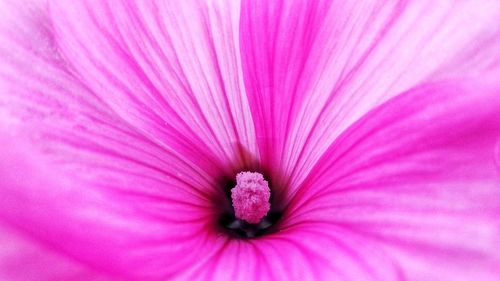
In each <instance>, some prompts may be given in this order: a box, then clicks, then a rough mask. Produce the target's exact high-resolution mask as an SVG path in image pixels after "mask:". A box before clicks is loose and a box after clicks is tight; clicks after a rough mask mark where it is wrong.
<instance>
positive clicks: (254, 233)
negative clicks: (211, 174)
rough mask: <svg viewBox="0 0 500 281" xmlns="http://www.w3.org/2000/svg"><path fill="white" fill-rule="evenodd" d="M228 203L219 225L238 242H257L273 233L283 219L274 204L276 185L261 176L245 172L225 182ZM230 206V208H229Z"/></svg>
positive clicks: (256, 173)
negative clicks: (273, 186)
mask: <svg viewBox="0 0 500 281" xmlns="http://www.w3.org/2000/svg"><path fill="white" fill-rule="evenodd" d="M223 186H224V190H225V192H226V196H227V201H228V202H231V203H232V204H231V205H232V206H231V207H230V208H229V207H228V208H225V209H224V210H223V212H222V213H221V215H220V217H219V220H218V223H219V226H220V227H221V228H222V231H223V232H225V233H227V234H228V235H230V236H232V237H236V238H253V237H258V236H262V235H265V234H268V233H272V232H274V231H275V230H276V227H275V225H276V223H277V222H278V221H279V219H280V218H281V214H282V211H281V210H278V209H277V208H276V206H275V205H278V204H273V203H272V202H273V201H276V198H274V196H273V192H272V185H271V183H270V182H268V181H267V180H265V179H264V176H263V175H262V174H261V173H258V172H241V173H239V174H238V175H237V176H236V181H235V179H234V178H233V179H226V180H225V181H224V182H223ZM226 205H227V204H226Z"/></svg>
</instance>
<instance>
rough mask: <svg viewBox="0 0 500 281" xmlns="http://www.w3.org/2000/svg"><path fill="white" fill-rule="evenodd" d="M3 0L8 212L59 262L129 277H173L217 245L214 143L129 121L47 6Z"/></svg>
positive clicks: (0, 215)
mask: <svg viewBox="0 0 500 281" xmlns="http://www.w3.org/2000/svg"><path fill="white" fill-rule="evenodd" d="M2 4H5V5H3V6H2V9H0V12H1V16H2V19H3V20H2V21H1V23H0V58H1V60H2V63H1V64H0V222H1V223H2V224H6V225H7V226H9V227H10V228H13V229H15V230H16V231H18V232H20V233H23V235H25V237H27V238H26V239H28V240H29V239H32V241H33V244H36V245H40V247H41V248H42V249H47V252H48V254H47V262H49V261H50V258H49V257H50V255H51V253H55V254H57V255H58V256H60V257H61V258H62V259H64V257H66V258H67V259H68V263H72V262H74V263H77V264H78V263H81V267H84V268H88V269H89V270H90V271H93V272H100V273H102V274H105V275H113V276H117V277H123V278H126V279H139V280H144V279H145V278H151V279H155V280H157V279H162V278H163V279H165V278H168V277H169V276H171V275H173V274H176V273H178V272H179V271H181V270H184V269H185V268H186V266H187V265H189V266H191V265H193V264H195V263H196V261H197V260H199V256H200V255H202V254H207V253H210V251H215V250H217V246H216V245H217V244H216V243H210V241H209V238H211V239H215V235H214V229H213V227H214V219H215V218H216V216H215V215H214V212H215V206H214V198H220V196H221V194H222V190H221V189H220V187H218V186H217V185H216V179H217V177H216V176H217V175H219V174H220V171H218V169H217V165H218V164H220V163H218V162H210V161H205V160H206V158H203V156H200V155H199V153H200V152H204V153H205V152H206V153H210V151H209V150H208V149H205V147H204V146H201V147H198V149H194V148H189V147H187V146H180V145H179V143H176V141H178V139H176V138H168V139H165V140H163V141H162V142H156V141H152V140H150V139H148V138H147V137H145V135H144V134H143V132H138V131H137V130H136V129H134V128H133V127H131V126H130V125H129V124H127V123H125V122H124V120H123V119H121V118H120V117H119V116H117V115H116V114H114V113H113V112H112V110H110V108H109V107H107V105H105V104H103V102H102V100H100V99H99V97H96V95H95V94H94V93H92V92H91V91H89V89H88V88H87V87H86V86H85V85H83V84H82V83H81V82H80V80H79V79H78V78H76V77H75V76H74V75H73V74H72V73H71V71H70V70H69V67H68V65H67V63H66V61H65V60H63V59H62V58H61V56H60V53H59V52H58V51H57V48H56V46H55V45H54V41H53V33H52V30H51V27H50V24H49V21H48V18H47V17H46V16H47V15H46V13H44V6H43V5H42V6H36V5H30V4H27V3H21V2H17V3H14V2H12V4H9V3H6V2H3V3H2ZM165 131H167V132H169V134H171V135H173V134H174V131H172V130H171V129H170V131H169V130H167V129H166V130H165ZM170 140H171V141H172V144H171V146H169V145H170V143H169V141H170ZM174 148H175V149H174ZM176 149H178V150H176ZM219 176H220V175H219ZM217 207H220V206H217ZM205 247H207V248H205ZM193 248H198V249H205V250H200V251H192V249H193ZM49 252H50V253H49ZM40 255H41V257H45V255H44V254H43V253H40ZM43 263H44V262H43V261H40V264H43ZM5 270H8V269H5V268H0V272H2V273H5V272H6V271H5ZM40 270H42V269H40ZM61 278H63V277H61ZM56 279H57V278H56Z"/></svg>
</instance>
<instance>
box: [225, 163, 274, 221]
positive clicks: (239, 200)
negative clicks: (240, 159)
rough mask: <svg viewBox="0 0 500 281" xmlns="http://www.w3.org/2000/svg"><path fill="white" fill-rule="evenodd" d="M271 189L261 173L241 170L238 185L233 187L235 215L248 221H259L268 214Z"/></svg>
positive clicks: (237, 178) (238, 175)
mask: <svg viewBox="0 0 500 281" xmlns="http://www.w3.org/2000/svg"><path fill="white" fill-rule="evenodd" d="M270 197H271V190H270V189H269V185H268V183H267V181H266V180H264V177H263V176H262V175H261V174H259V173H253V172H241V173H238V174H237V175H236V186H235V187H234V188H233V189H231V199H232V201H233V207H234V211H235V213H236V214H235V215H236V217H237V218H238V219H240V220H244V221H246V222H248V223H258V222H260V220H261V219H262V218H263V217H264V216H266V214H267V212H268V211H269V209H270V207H271V204H270V203H269V198H270Z"/></svg>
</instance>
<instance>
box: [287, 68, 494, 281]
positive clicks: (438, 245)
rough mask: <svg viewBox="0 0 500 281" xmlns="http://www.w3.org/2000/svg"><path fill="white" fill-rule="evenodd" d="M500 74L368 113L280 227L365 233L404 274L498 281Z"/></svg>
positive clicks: (411, 95)
mask: <svg viewBox="0 0 500 281" xmlns="http://www.w3.org/2000/svg"><path fill="white" fill-rule="evenodd" d="M495 80H496V77H493V81H491V79H489V78H488V77H483V81H482V82H472V81H469V80H465V81H464V80H460V81H457V80H451V81H448V82H441V83H437V84H430V85H426V86H422V87H419V88H416V89H414V90H412V91H410V92H408V93H405V94H403V95H401V96H400V97H397V98H395V99H393V100H391V101H389V102H387V103H386V104H384V105H382V106H380V107H378V108H377V109H375V110H373V111H371V112H370V113H369V114H367V115H366V116H364V117H363V118H362V119H361V120H360V121H359V122H357V123H355V124H354V125H353V126H352V127H351V128H350V129H349V130H348V131H346V132H345V133H344V134H342V135H341V136H340V137H339V138H338V139H337V140H336V141H335V143H334V144H333V145H332V146H331V147H330V148H329V149H328V151H327V152H326V154H325V155H324V156H323V158H321V160H320V161H319V162H318V165H317V166H316V167H315V168H314V169H313V171H312V172H311V174H310V178H308V179H307V180H306V181H305V182H304V184H303V185H302V186H301V188H300V189H299V192H298V193H297V194H296V195H295V200H294V201H293V202H292V203H291V205H290V206H291V208H290V210H288V216H289V217H288V219H287V220H286V221H285V226H284V229H286V228H287V227H299V226H300V227H302V225H309V224H316V225H317V226H316V227H317V228H320V229H322V230H323V231H324V232H325V233H328V232H329V231H330V229H332V228H333V229H336V228H343V229H346V230H349V231H352V232H354V233H357V234H360V235H362V236H363V237H364V239H365V240H366V241H367V243H368V242H370V241H371V242H376V243H377V244H378V245H379V247H378V248H379V249H380V251H384V252H386V253H388V256H390V257H391V258H392V259H393V260H394V261H395V262H397V263H398V264H399V266H400V267H401V271H402V272H404V274H405V277H406V279H405V280H443V281H445V280H463V281H466V280H498V278H499V277H500V268H499V267H498V265H499V262H500V254H499V252H498V251H497V249H499V246H500V239H499V237H500V219H499V217H500V216H499V215H500V189H499V186H500V172H499V171H498V169H497V168H496V167H495V159H494V157H495V154H494V153H495V146H496V145H497V141H498V139H499V136H500V119H499V118H498V116H500V95H499V93H500V84H499V83H498V81H495ZM485 81H486V82H485ZM488 81H489V82H488ZM490 82H491V83H490ZM286 224H288V225H289V226H286Z"/></svg>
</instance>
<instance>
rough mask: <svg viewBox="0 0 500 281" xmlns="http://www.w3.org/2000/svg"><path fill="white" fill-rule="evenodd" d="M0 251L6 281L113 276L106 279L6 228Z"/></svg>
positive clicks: (63, 280)
mask: <svg viewBox="0 0 500 281" xmlns="http://www.w3.org/2000/svg"><path fill="white" fill-rule="evenodd" d="M0 249H1V251H0V268H1V269H2V270H0V280H3V281H26V280H37V281H53V280H60V281H78V280H82V281H84V280H85V281H91V280H92V281H98V280H102V281H104V280H110V276H103V275H102V274H99V273H97V272H95V271H93V270H91V269H89V268H87V267H85V266H82V264H81V263H78V262H75V261H72V260H71V259H68V257H67V256H64V255H63V256H61V255H60V254H59V253H57V252H53V251H51V249H50V248H47V247H44V246H43V245H40V244H37V243H34V242H33V240H32V239H30V238H27V237H22V234H21V233H19V232H15V231H12V230H11V229H8V228H6V227H0Z"/></svg>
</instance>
